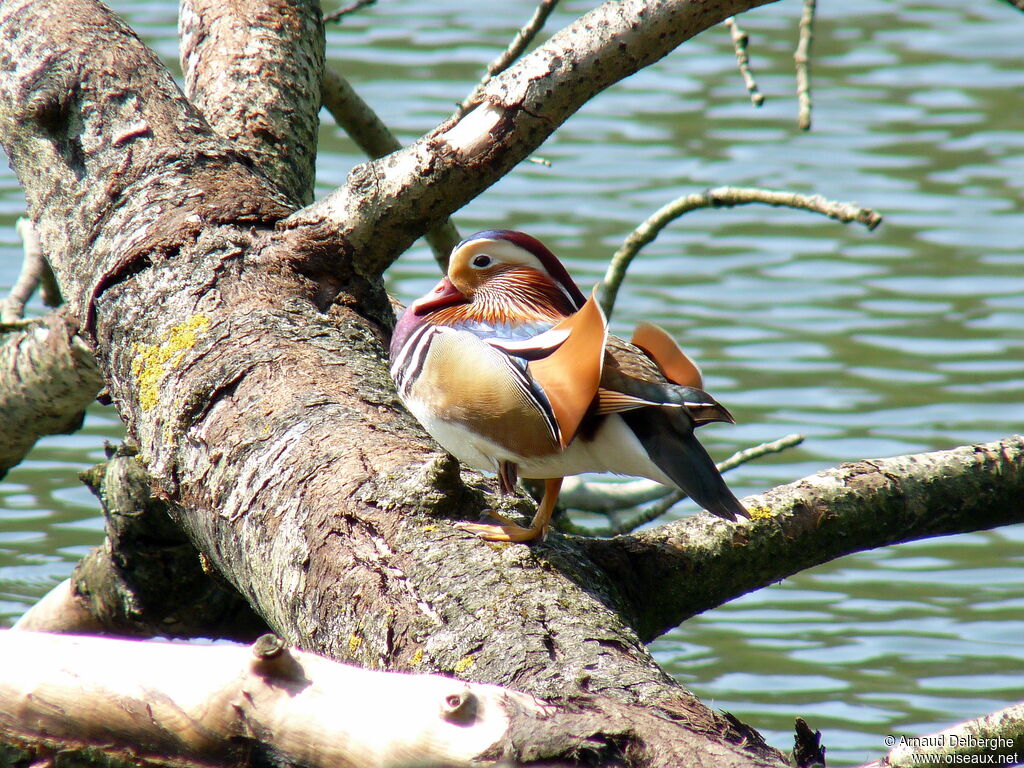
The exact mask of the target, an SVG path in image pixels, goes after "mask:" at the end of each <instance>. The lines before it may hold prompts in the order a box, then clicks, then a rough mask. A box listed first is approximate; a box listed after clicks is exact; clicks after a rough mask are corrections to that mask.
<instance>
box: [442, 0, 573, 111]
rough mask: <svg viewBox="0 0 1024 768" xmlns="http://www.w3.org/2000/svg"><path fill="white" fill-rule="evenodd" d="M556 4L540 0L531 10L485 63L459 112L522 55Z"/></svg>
mask: <svg viewBox="0 0 1024 768" xmlns="http://www.w3.org/2000/svg"><path fill="white" fill-rule="evenodd" d="M556 5H558V0H541V2H540V5H538V6H537V10H535V11H534V12H533V17H532V18H531V19H530V20H529V21H528V22H526V25H525V26H524V27H523V28H522V29H520V30H519V31H518V32H517V33H516V36H515V37H514V38H512V42H511V43H509V44H508V48H506V49H505V50H504V51H503V52H502V54H501V55H500V56H499V57H498V58H496V59H495V60H494V61H492V62H491V63H490V64H488V65H487V74H486V75H484V76H483V79H482V80H481V81H480V83H479V84H478V85H477V87H476V88H474V89H473V93H471V94H470V95H469V96H467V97H466V98H465V100H464V101H463V102H462V104H460V105H459V112H460V113H461V112H465V111H466V110H468V109H469V108H470V107H471V106H472V105H473V104H474V103H475V102H476V100H477V98H478V97H479V96H480V92H481V91H482V90H483V89H484V88H485V87H486V86H487V83H489V82H490V80H491V78H492V77H494V76H495V75H498V74H501V73H502V72H504V71H505V70H506V69H508V68H509V67H510V66H511V65H512V63H513V62H514V61H515V60H516V59H518V58H519V57H520V56H522V55H523V51H525V50H526V47H527V46H528V45H529V44H530V43H531V42H532V41H533V39H534V38H535V37H536V36H537V33H538V32H540V31H541V29H542V28H543V27H544V22H546V21H547V20H548V16H550V15H551V12H552V11H553V10H555V6H556Z"/></svg>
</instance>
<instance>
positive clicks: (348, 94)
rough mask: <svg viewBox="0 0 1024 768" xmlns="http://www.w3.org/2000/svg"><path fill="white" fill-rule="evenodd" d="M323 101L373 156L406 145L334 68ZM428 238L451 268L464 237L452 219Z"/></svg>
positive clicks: (327, 69)
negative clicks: (452, 257) (450, 258)
mask: <svg viewBox="0 0 1024 768" xmlns="http://www.w3.org/2000/svg"><path fill="white" fill-rule="evenodd" d="M323 102H324V107H325V108H326V109H327V111H328V112H330V113H331V116H332V117H333V118H334V119H335V121H337V123H338V125H340V126H341V128H342V129H343V130H344V131H345V133H347V134H348V135H349V136H350V137H351V138H352V141H354V142H355V143H356V144H358V145H359V148H360V149H361V150H363V152H365V153H366V154H367V155H369V156H370V157H372V158H378V157H384V156H385V155H390V154H391V153H392V152H396V151H398V150H399V149H401V148H402V145H401V143H400V142H399V141H398V139H397V138H396V137H395V134H393V133H392V132H391V129H390V128H388V127H387V125H385V124H384V121H383V120H381V119H380V117H379V116H378V115H377V113H376V112H374V111H373V108H372V107H371V106H370V105H369V104H367V103H366V102H365V101H363V98H362V97H361V96H360V95H359V94H358V93H356V90H355V88H353V87H352V85H351V84H350V83H349V82H348V80H346V79H345V78H344V77H342V76H341V75H339V74H338V73H337V72H335V71H334V70H333V69H331V68H330V67H325V68H324V82H323ZM425 238H426V240H427V242H428V243H429V244H430V247H431V249H432V250H433V252H434V258H435V259H436V260H437V262H438V264H440V265H441V268H442V269H445V268H446V267H447V264H448V254H450V253H451V252H452V248H454V247H455V246H456V245H457V244H458V242H459V240H461V239H462V238H461V237H460V236H459V232H458V230H457V229H456V228H455V225H454V224H452V222H451V220H450V219H445V220H444V221H442V222H440V223H438V224H436V225H434V226H433V227H431V228H430V229H429V230H428V231H427V233H426V235H425Z"/></svg>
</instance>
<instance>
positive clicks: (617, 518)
mask: <svg viewBox="0 0 1024 768" xmlns="http://www.w3.org/2000/svg"><path fill="white" fill-rule="evenodd" d="M803 441H804V436H803V435H799V434H793V435H786V436H785V437H782V438H779V439H778V440H774V441H772V442H770V443H762V444H761V445H755V446H753V447H751V448H746V449H744V450H742V451H737V452H736V453H734V454H733V455H732V456H730V457H729V458H728V459H726V460H725V461H722V462H719V464H718V465H717V466H718V471H719V472H728V471H729V470H730V469H735V468H736V467H738V466H740V465H741V464H746V463H747V462H748V461H753V460H754V459H758V458H760V457H762V456H767V455H768V454H769V453H780V452H782V451H784V450H786V449H788V448H792V447H794V446H797V445H800V443H802V442H803ZM603 485H604V487H603V488H602V484H601V483H583V484H582V486H583V487H582V488H580V487H576V488H570V489H569V493H568V494H567V495H566V498H565V502H566V503H567V505H568V506H570V507H572V508H574V509H583V510H586V511H592V512H602V513H604V514H607V515H608V517H609V518H610V519H611V524H610V525H607V526H604V527H601V528H589V529H586V530H580V529H578V528H574V529H573V531H574V532H576V533H586V534H589V535H591V536H617V535H618V534H620V533H629V532H630V531H634V530H636V529H637V528H639V527H640V526H641V525H644V524H646V523H649V522H651V521H652V520H657V519H658V518H659V517H661V516H662V515H663V514H665V513H666V512H667V511H668V510H669V509H671V508H672V507H673V506H675V505H676V504H678V503H679V502H680V501H682V500H683V499H685V498H686V494H685V493H683V492H682V491H678V490H672V489H670V488H669V487H668V486H665V485H661V484H660V483H655V482H654V481H653V480H638V481H635V482H630V483H605V484H603ZM602 496H607V497H610V499H611V500H612V502H613V503H614V506H613V505H612V504H609V503H608V501H607V500H606V499H602V498H601V497H602ZM654 499H659V501H657V502H656V503H655V504H652V505H651V506H649V507H645V508H644V509H641V510H639V511H633V510H630V509H629V508H630V507H634V506H636V505H637V504H643V503H646V502H648V501H651V500H654Z"/></svg>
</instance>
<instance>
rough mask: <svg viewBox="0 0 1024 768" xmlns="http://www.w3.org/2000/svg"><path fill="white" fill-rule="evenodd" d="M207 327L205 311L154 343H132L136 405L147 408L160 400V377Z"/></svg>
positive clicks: (172, 329) (146, 409) (179, 360)
mask: <svg viewBox="0 0 1024 768" xmlns="http://www.w3.org/2000/svg"><path fill="white" fill-rule="evenodd" d="M209 327H210V318H208V317H207V316H206V315H202V314H199V315H193V316H192V317H190V318H189V319H188V320H186V321H185V322H183V323H178V324H177V325H175V326H174V327H172V328H170V329H168V330H166V331H164V332H163V333H162V334H160V339H159V340H158V341H157V343H156V344H144V343H138V344H136V345H135V359H134V360H132V376H134V377H135V380H136V381H137V382H138V384H139V405H140V406H141V407H142V410H144V411H148V410H150V409H151V408H153V406H155V405H156V404H157V403H158V402H159V400H160V389H159V387H160V381H161V380H162V379H163V377H164V375H165V374H167V373H168V372H169V371H173V370H174V369H175V368H177V367H178V366H179V365H181V361H182V360H183V359H184V358H185V353H186V352H187V351H188V350H190V349H192V347H194V346H195V345H196V341H198V339H199V336H200V334H202V333H205V332H206V331H207V330H208V329H209Z"/></svg>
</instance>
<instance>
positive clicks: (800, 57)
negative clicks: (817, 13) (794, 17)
mask: <svg viewBox="0 0 1024 768" xmlns="http://www.w3.org/2000/svg"><path fill="white" fill-rule="evenodd" d="M816 5H817V3H816V0H804V6H803V11H802V12H801V14H800V25H799V27H798V29H799V33H800V37H799V40H798V42H797V45H796V51H795V52H794V53H793V63H794V64H795V65H796V96H797V101H798V102H799V105H800V115H799V117H798V119H797V124H798V125H799V126H800V130H801V131H809V130H811V42H812V40H813V39H814V9H815V6H816Z"/></svg>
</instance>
